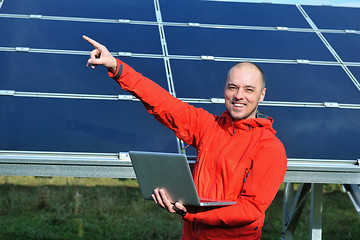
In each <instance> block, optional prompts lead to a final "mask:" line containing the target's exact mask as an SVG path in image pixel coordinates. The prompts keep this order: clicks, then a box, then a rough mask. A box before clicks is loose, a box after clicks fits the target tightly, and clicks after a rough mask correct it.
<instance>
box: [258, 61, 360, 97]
mask: <svg viewBox="0 0 360 240" xmlns="http://www.w3.org/2000/svg"><path fill="white" fill-rule="evenodd" d="M260 66H261V68H262V69H263V70H264V72H265V74H266V79H267V82H266V84H267V89H268V91H267V93H266V98H265V99H266V100H271V101H285V102H286V101H296V102H297V101H299V102H339V103H360V95H359V91H358V89H357V88H356V86H355V85H354V84H353V82H352V81H351V79H350V77H349V76H348V75H347V74H346V72H345V71H344V70H343V68H341V67H340V66H316V65H301V64H298V65H291V64H288V65H286V64H260Z"/></svg>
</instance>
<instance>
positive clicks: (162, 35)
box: [154, 0, 186, 154]
mask: <svg viewBox="0 0 360 240" xmlns="http://www.w3.org/2000/svg"><path fill="white" fill-rule="evenodd" d="M154 10H155V16H156V20H157V23H158V29H159V35H160V42H161V47H162V51H163V55H164V56H165V57H164V58H163V59H164V68H165V72H166V79H167V83H168V90H169V92H170V93H171V94H172V95H173V96H174V97H176V91H175V86H174V80H173V77H172V72H171V65H170V61H169V58H168V57H167V56H168V55H169V52H168V48H167V42H166V37H165V31H164V26H163V21H162V15H161V10H160V3H159V1H158V0H154ZM176 144H177V148H178V152H179V153H183V154H186V150H185V144H184V142H183V141H181V140H180V139H179V138H177V137H176Z"/></svg>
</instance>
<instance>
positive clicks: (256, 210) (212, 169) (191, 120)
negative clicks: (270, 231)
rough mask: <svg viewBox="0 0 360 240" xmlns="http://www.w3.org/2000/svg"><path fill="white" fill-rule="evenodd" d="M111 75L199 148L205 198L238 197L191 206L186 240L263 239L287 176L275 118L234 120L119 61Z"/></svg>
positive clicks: (198, 174)
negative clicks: (268, 214)
mask: <svg viewBox="0 0 360 240" xmlns="http://www.w3.org/2000/svg"><path fill="white" fill-rule="evenodd" d="M117 63H118V69H117V71H116V73H115V74H113V73H111V72H109V76H110V77H112V78H114V79H115V80H117V81H118V82H119V84H120V85H121V87H122V88H123V89H124V90H126V91H129V92H130V93H131V94H133V95H134V96H136V97H137V98H139V99H140V100H141V101H142V103H143V104H144V106H145V107H146V109H147V110H148V112H149V113H150V114H152V115H154V117H155V118H156V119H157V120H158V121H160V122H161V123H162V124H164V125H165V126H166V127H168V128H170V129H171V130H173V131H174V133H175V134H176V136H177V137H179V138H180V139H181V140H183V141H184V142H185V143H188V144H190V145H192V146H194V147H195V148H196V149H197V152H198V155H197V160H196V163H195V166H194V170H193V178H194V182H195V185H196V189H197V191H198V194H199V197H201V198H212V199H221V200H234V201H235V200H236V202H237V204H235V205H232V206H225V207H214V208H209V207H204V208H199V207H196V208H190V209H188V210H189V211H188V213H187V214H186V215H185V216H184V217H183V219H184V220H185V221H184V226H183V239H259V238H260V236H261V227H262V226H263V223H264V218H265V210H266V209H267V208H268V207H269V205H270V204H271V202H272V200H273V199H274V197H275V195H276V193H277V191H278V188H279V186H280V185H281V183H282V181H283V180H284V176H285V172H286V166H287V158H286V153H285V149H284V146H283V145H282V143H281V142H280V140H279V139H278V138H276V137H275V130H274V129H273V128H272V123H273V120H272V119H271V118H270V117H267V118H266V119H265V118H251V119H243V120H237V121H235V120H233V119H232V118H231V117H230V115H229V113H228V112H227V111H225V112H224V113H223V114H222V116H215V115H212V114H210V113H209V112H207V111H205V110H204V109H202V108H195V107H194V106H191V105H189V104H187V103H184V102H182V101H180V100H179V99H176V98H174V97H173V96H172V95H171V94H170V93H168V92H167V91H166V90H164V89H163V88H161V87H160V86H158V85H157V84H156V83H154V82H153V81H151V80H150V79H148V78H146V77H143V76H142V75H141V74H140V73H138V72H136V71H135V70H133V69H132V68H131V67H130V66H128V65H126V64H125V63H123V62H121V61H120V60H118V59H117Z"/></svg>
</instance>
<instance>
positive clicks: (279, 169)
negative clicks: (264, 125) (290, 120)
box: [183, 141, 287, 226]
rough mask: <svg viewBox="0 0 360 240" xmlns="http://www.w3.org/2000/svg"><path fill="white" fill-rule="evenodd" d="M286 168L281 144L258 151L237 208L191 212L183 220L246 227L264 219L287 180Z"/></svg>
mask: <svg viewBox="0 0 360 240" xmlns="http://www.w3.org/2000/svg"><path fill="white" fill-rule="evenodd" d="M286 167H287V158H286V153H285V149H284V147H283V145H282V143H281V142H280V141H278V144H275V146H273V145H269V146H267V147H264V148H262V149H260V151H258V153H257V154H256V155H255V158H254V163H253V168H252V170H251V172H250V174H249V176H248V178H247V181H246V184H244V187H245V188H247V189H246V191H245V192H242V193H241V194H240V195H239V197H238V199H237V203H236V204H235V205H231V206H226V207H220V208H214V209H210V210H207V211H206V210H205V211H200V212H197V213H191V212H188V213H187V214H186V215H185V216H184V217H183V219H184V220H187V221H189V222H201V223H204V224H208V225H220V226H221V225H222V226H246V225H249V224H251V223H253V222H255V221H256V220H258V219H262V218H263V217H264V214H265V210H266V209H267V208H268V207H269V206H270V204H271V202H272V201H273V199H274V198H275V196H276V193H277V191H278V189H279V187H280V185H281V183H282V182H283V180H284V176H285V173H286Z"/></svg>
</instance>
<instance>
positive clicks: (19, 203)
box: [0, 176, 360, 240]
mask: <svg viewBox="0 0 360 240" xmlns="http://www.w3.org/2000/svg"><path fill="white" fill-rule="evenodd" d="M282 198H283V191H282V189H280V191H279V193H278V196H277V197H276V198H275V200H274V202H273V204H272V205H271V206H270V208H269V209H268V211H267V215H266V220H265V226H264V228H263V238H262V239H270V240H272V239H280V238H281V234H280V232H281V230H282ZM323 201H324V203H323V239H329V240H330V239H331V240H333V239H354V240H358V239H360V218H359V216H358V214H357V213H356V211H355V208H354V207H353V205H352V204H351V202H350V200H349V199H348V197H347V195H346V193H344V192H342V191H341V187H340V185H324V196H323ZM309 205H310V204H309V199H308V201H307V204H306V206H305V211H304V213H303V214H302V216H301V218H300V221H299V224H298V228H297V229H296V232H295V236H294V237H295V239H308V235H309V233H308V231H309V208H310V207H309ZM181 228H182V220H181V219H179V217H178V216H176V215H173V214H169V213H167V212H166V211H164V210H162V209H160V208H158V207H157V206H155V205H154V204H153V203H152V202H151V201H145V200H143V199H142V198H141V195H140V191H139V189H138V185H137V183H136V181H135V180H118V179H96V178H38V177H10V176H0V239H37V240H39V239H103V240H105V239H131V240H132V239H179V238H180V236H181Z"/></svg>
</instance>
